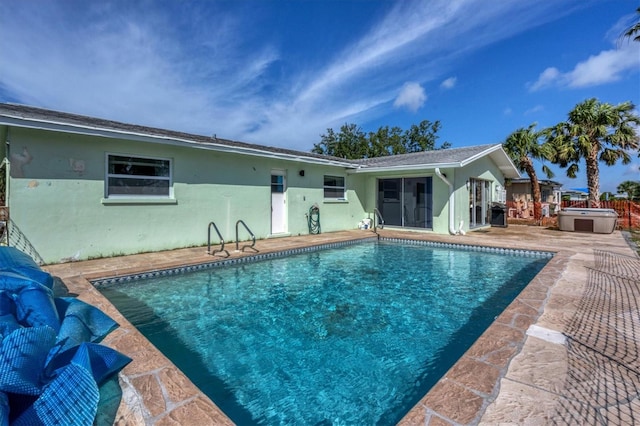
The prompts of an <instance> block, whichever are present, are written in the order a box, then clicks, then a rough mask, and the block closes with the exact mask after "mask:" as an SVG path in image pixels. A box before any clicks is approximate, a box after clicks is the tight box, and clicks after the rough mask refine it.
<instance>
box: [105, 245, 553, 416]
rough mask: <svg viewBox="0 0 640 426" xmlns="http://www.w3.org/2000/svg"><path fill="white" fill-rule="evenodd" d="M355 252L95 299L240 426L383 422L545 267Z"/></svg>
mask: <svg viewBox="0 0 640 426" xmlns="http://www.w3.org/2000/svg"><path fill="white" fill-rule="evenodd" d="M511 252H512V253H511V255H506V256H505V255H504V254H501V253H498V252H497V251H495V250H494V251H493V252H486V251H485V252H482V251H474V250H459V249H456V248H453V247H450V248H447V247H430V246H424V245H416V244H413V243H409V242H404V243H394V244H392V243H388V242H381V243H361V244H356V245H351V246H348V247H343V248H339V249H335V250H323V251H314V252H308V253H303V254H299V255H296V256H291V257H287V258H276V259H271V260H268V261H263V262H256V263H243V264H239V265H235V266H231V267H225V268H216V269H209V270H203V271H201V272H197V273H191V274H185V275H181V276H177V277H176V276H170V277H165V278H154V279H149V280H136V281H133V282H132V283H131V284H120V285H115V286H110V287H106V288H102V289H101V290H102V291H103V293H104V294H105V295H106V296H107V297H108V298H109V299H110V300H111V301H112V302H113V303H114V304H115V305H116V307H117V308H118V309H119V310H120V312H122V313H123V314H124V315H125V316H126V317H127V318H128V319H129V320H130V321H131V322H132V323H133V324H134V325H135V326H136V327H138V328H139V329H140V330H141V331H142V332H143V334H145V336H147V338H149V340H150V341H152V342H153V343H154V344H155V345H156V346H157V347H158V348H159V349H160V350H162V351H163V352H164V353H165V354H166V355H167V356H168V357H169V358H170V359H172V361H173V362H174V363H175V364H176V365H177V366H178V367H179V368H181V369H182V370H183V371H184V372H185V373H186V374H187V375H188V376H189V377H190V378H191V380H192V381H193V382H194V383H195V384H196V385H197V386H199V387H200V389H202V390H203V392H205V393H206V394H207V395H209V397H210V398H211V399H212V400H213V401H214V402H215V403H216V404H217V405H218V406H219V407H220V408H221V409H222V410H223V411H225V413H226V414H227V415H228V416H229V417H230V418H231V419H232V420H234V421H235V422H236V423H238V424H274V423H294V424H298V423H300V424H308V423H311V424H316V423H327V424H363V423H364V424H371V423H384V424H386V423H395V422H397V421H398V420H399V419H400V418H402V416H403V415H404V414H405V413H406V412H407V411H408V410H409V409H410V408H411V407H412V406H413V405H414V404H415V403H416V402H417V401H418V400H419V399H420V398H421V397H422V396H423V395H424V394H426V393H427V391H428V390H429V388H431V386H432V385H433V384H434V383H436V382H437V380H438V379H439V378H440V377H441V376H442V375H443V374H444V373H445V372H446V371H447V370H448V368H449V367H450V366H451V365H453V364H454V363H455V362H456V360H457V359H458V358H459V357H460V356H461V355H462V353H464V351H465V350H466V349H467V348H468V347H469V346H470V344H471V343H472V342H473V341H474V340H475V339H476V338H477V337H478V336H479V335H480V334H481V333H482V332H483V331H484V329H485V328H486V327H487V326H488V325H489V324H490V323H491V322H492V321H493V319H494V317H495V316H496V315H498V313H499V312H501V311H502V310H503V309H504V308H505V307H506V306H507V305H508V304H509V303H510V302H511V300H512V299H513V298H514V297H515V296H516V295H517V294H518V293H519V292H520V290H521V289H522V288H523V287H524V286H526V284H527V283H528V282H529V281H530V280H531V279H532V278H533V277H534V276H535V275H536V274H537V272H538V271H539V270H540V269H541V268H542V267H543V266H544V264H545V263H546V262H547V261H548V259H549V257H550V255H542V256H541V255H538V254H528V255H526V254H524V252H514V251H511Z"/></svg>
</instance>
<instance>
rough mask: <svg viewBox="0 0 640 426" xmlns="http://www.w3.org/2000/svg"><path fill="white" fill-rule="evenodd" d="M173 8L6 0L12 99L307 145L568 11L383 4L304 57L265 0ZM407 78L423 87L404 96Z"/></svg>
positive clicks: (120, 0) (448, 1) (480, 2)
mask: <svg viewBox="0 0 640 426" xmlns="http://www.w3.org/2000/svg"><path fill="white" fill-rule="evenodd" d="M167 4H171V3H166V2H150V3H147V2H145V3H138V2H129V1H126V0H113V1H112V2H83V1H80V0H75V1H74V0H69V1H65V2H60V3H52V2H47V1H34V2H19V1H16V2H7V5H6V7H5V8H4V10H3V13H2V14H0V51H1V52H2V61H1V62H0V99H2V100H10V101H14V102H20V103H26V104H31V105H35V106H42V107H47V108H52V109H59V110H62V111H69V112H76V113H81V114H87V115H95V116H98V117H102V118H108V119H113V120H120V121H126V122H131V123H137V124H143V125H150V126H158V127H164V128H170V129H175V130H183V131H188V132H195V133H202V134H212V133H216V134H217V135H218V136H219V137H222V138H230V139H237V140H243V141H247V142H255V143H261V144H266V145H275V146H286V147H290V148H296V149H303V150H308V149H310V148H311V146H312V144H313V143H315V142H317V141H318V140H319V135H320V134H321V133H323V132H324V131H325V130H326V129H327V128H328V127H335V126H337V125H341V124H343V123H344V122H346V121H350V120H355V119H358V120H359V121H360V122H364V121H367V120H371V119H372V117H373V118H375V116H376V115H378V114H381V111H383V109H385V108H387V107H388V105H389V104H390V103H391V102H392V101H394V100H395V102H393V103H394V105H395V106H396V107H402V108H407V109H408V110H411V111H416V110H417V109H419V108H420V107H421V106H423V105H424V103H425V102H426V100H427V95H426V94H425V91H424V89H423V87H422V86H421V84H422V85H424V84H425V83H426V82H429V81H433V80H436V79H441V78H442V75H444V73H446V72H447V71H448V70H449V69H450V67H451V64H452V63H454V62H455V61H456V60H457V59H459V58H462V57H467V56H468V55H469V54H472V53H473V52H474V51H476V50H478V49H480V48H482V47H484V46H487V45H489V44H491V43H493V42H495V41H498V40H502V39H505V38H508V37H510V36H511V35H513V34H517V33H520V32H522V31H524V30H526V29H528V28H532V27H535V26H538V25H540V24H541V23H544V22H548V21H550V20H552V19H556V18H557V17H558V16H560V15H562V14H563V13H565V9H567V8H566V7H564V6H558V5H556V2H542V3H540V2H539V1H538V0H521V1H518V2H486V1H484V0H430V1H428V2H426V1H422V0H406V1H402V2H390V3H389V2H382V4H383V6H379V7H377V8H375V11H376V14H371V15H369V16H363V22H367V23H368V25H369V29H368V30H366V29H361V31H358V32H356V31H354V32H353V34H354V38H352V39H345V40H341V41H340V46H342V47H341V48H340V49H336V48H334V46H333V45H332V46H328V47H327V49H326V50H325V51H322V52H321V51H313V52H311V53H312V54H311V55H307V56H304V55H303V54H302V53H299V55H300V56H296V57H295V58H293V57H290V56H287V54H288V52H286V51H282V50H280V46H281V43H280V42H279V40H278V37H279V36H280V35H281V34H280V33H279V32H278V31H273V32H269V31H265V32H260V31H262V30H263V29H268V30H270V29H272V28H273V27H271V26H268V25H260V24H263V22H259V23H258V22H257V20H258V19H267V18H263V16H266V15H262V14H260V13H257V12H256V13H246V12H247V11H246V8H247V7H252V8H253V7H258V4H259V5H260V7H264V8H269V6H268V5H267V4H266V3H264V4H263V3H262V2H258V3H256V4H253V3H252V5H251V6H247V5H246V4H244V2H202V3H199V2H188V5H187V4H185V5H182V3H181V6H180V7H177V6H175V5H174V6H168V7H167V6H166V5H167ZM378 4H380V3H378ZM150 6H153V7H150ZM385 8H386V11H385ZM559 8H561V10H559ZM365 10H368V9H366V8H365ZM241 12H242V13H241ZM272 12H273V11H272ZM384 12H386V13H384ZM267 15H268V14H267ZM376 16H378V17H379V19H375V17H376ZM496 22H499V23H500V25H494V24H495V23H496ZM79 23H81V24H79ZM267 24H273V22H267ZM479 29H481V30H482V31H479ZM356 35H357V36H356ZM303 41H304V40H300V44H302V43H303ZM336 46H337V45H336ZM319 64H320V65H319ZM407 81H413V82H419V83H413V85H407V86H405V87H404V88H403V89H402V92H401V93H400V94H399V95H398V93H397V88H398V87H399V86H400V85H401V84H402V83H403V82H407ZM455 83H456V80H455V77H451V78H448V79H446V80H445V81H444V82H443V83H442V87H443V88H451V87H453V86H454V85H455ZM386 112H387V111H386V110H384V111H383V112H382V113H386Z"/></svg>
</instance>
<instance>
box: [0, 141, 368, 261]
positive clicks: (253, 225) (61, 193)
mask: <svg viewBox="0 0 640 426" xmlns="http://www.w3.org/2000/svg"><path fill="white" fill-rule="evenodd" d="M8 139H9V141H10V143H11V147H12V151H14V150H16V149H19V150H20V152H28V155H29V157H30V161H29V162H27V163H24V164H15V165H14V164H13V162H12V169H11V170H12V178H11V181H10V186H11V193H10V200H9V206H10V209H11V210H10V211H11V217H12V220H13V221H14V222H15V224H16V225H17V226H18V227H19V228H20V230H21V231H22V233H24V234H25V236H26V237H27V238H28V239H29V241H30V242H31V244H32V245H33V246H34V247H35V248H36V250H37V251H38V252H39V254H40V255H41V256H42V258H43V259H44V260H45V262H47V263H53V262H59V261H61V260H63V259H66V258H72V257H73V258H77V259H87V258H92V257H102V256H112V255H118V254H131V253H138V252H145V251H157V250H163V249H173V248H179V247H188V246H201V245H206V243H207V226H208V224H209V222H211V221H214V222H215V223H216V225H217V226H218V228H219V230H220V232H221V234H222V236H223V238H224V239H225V241H234V240H235V224H236V221H237V220H239V219H242V220H243V221H244V222H245V223H246V224H247V225H248V226H249V228H250V229H251V230H252V231H253V233H254V234H255V235H256V238H258V239H262V238H268V237H270V232H271V186H270V185H271V172H272V170H275V169H279V170H283V171H284V172H285V174H286V178H287V186H288V189H287V192H286V197H287V202H286V214H287V227H288V229H287V231H288V232H287V233H286V234H284V235H299V234H307V233H308V226H307V218H306V214H307V213H308V211H309V208H310V207H311V206H312V205H313V204H314V203H317V204H318V206H319V208H320V220H321V227H322V232H330V231H336V230H343V229H355V228H356V227H357V224H358V222H359V221H360V220H361V219H362V218H364V217H366V215H365V208H364V205H363V203H364V199H365V196H366V191H367V188H366V179H365V178H364V177H362V176H352V175H350V176H347V175H346V173H345V171H344V168H342V167H336V166H324V165H316V164H308V163H302V162H297V161H286V160H279V159H269V158H264V157H257V156H249V155H239V154H232V153H221V152H214V151H210V150H204V149H195V148H193V147H180V146H170V145H162V144H157V143H148V142H140V141H133V140H120V139H112V138H106V137H97V136H86V135H77V134H69V133H59V132H52V131H44V130H33V129H22V128H11V129H10V131H9V134H8ZM106 153H111V154H128V155H132V156H151V157H158V158H171V159H172V160H173V164H172V167H173V188H174V198H175V200H173V201H171V202H170V203H162V202H161V203H148V202H144V201H142V200H139V199H138V200H137V201H135V202H127V203H125V202H113V200H112V199H107V200H105V199H104V196H105V189H104V180H105V168H106ZM300 170H305V175H304V176H300V175H299V171H300ZM325 174H331V175H338V176H346V186H347V196H346V201H325V200H324V197H323V194H324V191H323V185H324V178H323V177H324V175H325ZM213 235H214V236H215V233H213ZM239 239H240V240H247V239H249V236H248V234H246V233H245V232H244V230H242V228H241V230H240V237H239ZM212 240H213V242H215V243H217V242H218V238H217V236H215V237H212Z"/></svg>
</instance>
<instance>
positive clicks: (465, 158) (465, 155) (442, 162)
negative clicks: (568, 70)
mask: <svg viewBox="0 0 640 426" xmlns="http://www.w3.org/2000/svg"><path fill="white" fill-rule="evenodd" d="M2 117H4V118H5V120H2ZM15 119H19V120H24V121H26V122H29V123H31V124H32V125H35V123H40V124H41V125H43V126H44V127H46V125H47V124H53V125H55V126H69V128H76V129H90V130H97V131H104V132H115V133H122V134H123V135H126V134H129V135H137V136H142V137H151V138H158V139H165V140H174V141H179V142H180V143H187V144H196V145H208V146H211V148H213V149H215V148H216V147H218V149H220V148H231V149H238V150H239V151H244V152H247V151H250V152H252V153H253V154H254V155H256V154H257V155H276V156H278V155H282V156H287V157H294V158H295V159H298V160H303V161H304V160H305V159H306V160H307V161H314V160H316V161H318V162H321V163H325V162H327V163H332V164H336V163H338V164H340V165H342V166H343V167H348V168H357V169H359V170H360V171H364V170H369V171H374V170H375V169H384V168H395V167H399V168H412V167H413V168H431V167H439V166H440V167H442V166H449V167H461V166H464V165H465V164H466V163H468V162H470V161H473V160H475V159H476V158H479V157H481V156H484V155H487V154H489V155H491V156H492V158H493V159H494V161H496V162H497V163H499V165H500V168H501V169H502V170H503V172H505V171H506V172H505V175H506V176H507V177H517V176H518V174H517V171H516V170H515V168H514V167H513V164H512V163H511V161H510V160H509V159H508V158H506V159H505V156H506V155H505V154H504V152H503V151H502V150H501V149H500V148H499V145H496V144H493V145H477V146H469V147H463V148H451V149H443V150H435V151H424V152H415V153H411V154H402V155H393V156H387V157H378V158H367V159H362V160H346V159H344V158H338V157H332V156H328V155H320V154H315V153H312V152H303V151H297V150H292V149H286V148H277V147H271V146H265V145H257V144H251V143H246V142H238V141H234V140H229V139H220V138H217V137H215V136H203V135H195V134H191V133H185V132H178V131H173V130H166V129H160V128H155V127H146V126H140V125H136V124H128V123H122V122H119V121H111V120H105V119H101V118H95V117H89V116H84V115H78V114H70V113H66V112H60V111H53V110H49V109H43V108H36V107H31V106H25V105H18V104H10V103H0V124H2V122H3V121H4V122H5V124H6V123H9V124H11V123H13V124H15ZM496 154H497V155H496ZM511 169H513V170H511Z"/></svg>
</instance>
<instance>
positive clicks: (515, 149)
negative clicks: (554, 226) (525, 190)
mask: <svg viewBox="0 0 640 426" xmlns="http://www.w3.org/2000/svg"><path fill="white" fill-rule="evenodd" d="M535 127H536V124H535V123H534V124H531V125H530V126H529V127H528V128H526V129H525V128H520V129H518V130H516V131H515V132H513V133H511V134H510V135H509V136H508V137H507V139H506V140H505V141H504V143H503V144H502V146H503V148H504V150H505V152H506V153H507V154H508V155H509V157H511V160H513V163H514V164H515V165H516V167H517V168H518V170H520V171H521V172H525V173H526V174H527V176H529V180H530V181H531V193H532V194H533V217H534V219H535V220H540V218H541V217H542V194H541V193H540V182H539V181H538V175H537V173H536V169H535V167H534V165H533V160H534V159H536V160H542V159H544V158H547V157H548V156H549V155H550V150H549V146H548V145H545V144H541V143H540V140H541V138H542V137H543V136H544V131H542V132H537V131H535ZM542 171H543V172H544V174H545V175H546V176H547V177H548V178H552V177H553V171H552V170H551V169H550V168H549V167H547V166H546V165H545V166H543V167H542Z"/></svg>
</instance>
